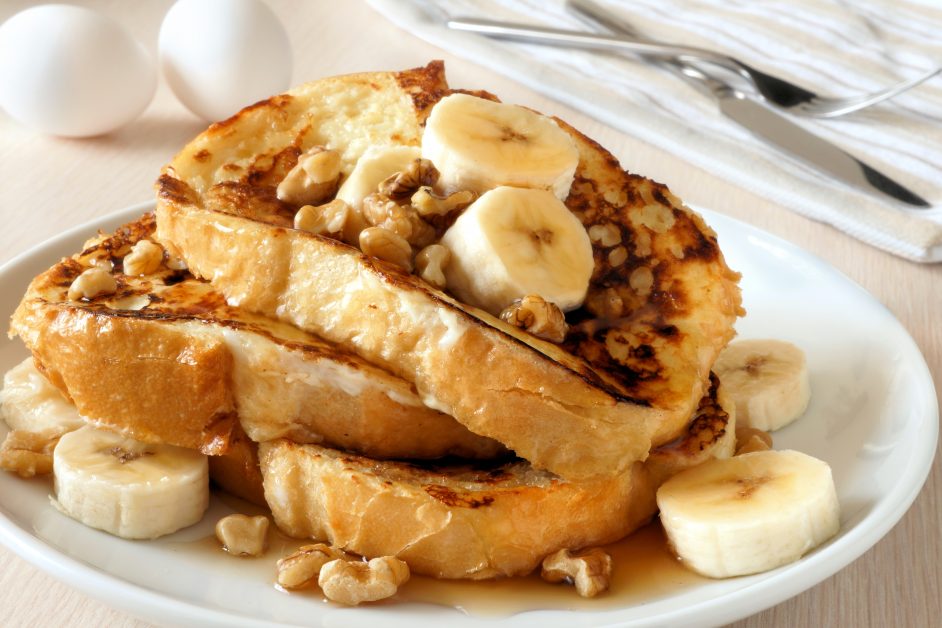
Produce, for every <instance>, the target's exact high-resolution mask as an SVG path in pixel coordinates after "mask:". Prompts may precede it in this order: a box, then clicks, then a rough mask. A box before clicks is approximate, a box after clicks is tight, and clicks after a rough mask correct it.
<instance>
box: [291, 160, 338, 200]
mask: <svg viewBox="0 0 942 628" xmlns="http://www.w3.org/2000/svg"><path fill="white" fill-rule="evenodd" d="M339 183H340V153H338V152H337V151H335V150H328V149H327V148H325V147H323V146H315V147H313V148H311V149H310V150H309V151H307V152H306V153H304V154H303V155H301V156H300V157H299V158H298V163H297V165H295V167H294V168H292V169H291V170H289V171H288V174H287V175H285V178H284V179H282V181H281V183H279V184H278V190H277V195H278V200H281V201H284V202H285V203H289V204H291V205H317V204H318V203H321V202H323V201H325V200H327V199H328V198H330V197H331V196H333V195H334V194H335V193H336V192H337V186H338V185H339Z"/></svg>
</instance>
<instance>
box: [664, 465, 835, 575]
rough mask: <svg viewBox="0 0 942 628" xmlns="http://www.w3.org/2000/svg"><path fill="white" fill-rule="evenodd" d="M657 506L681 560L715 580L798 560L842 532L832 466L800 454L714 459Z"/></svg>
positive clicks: (667, 491) (679, 481)
mask: <svg viewBox="0 0 942 628" xmlns="http://www.w3.org/2000/svg"><path fill="white" fill-rule="evenodd" d="M657 505H658V507H659V508H660V510H661V523H662V524H663V526H664V530H665V531H666V532H667V537H668V539H669V540H670V542H671V545H672V546H673V547H674V550H675V551H676V552H677V554H678V556H680V558H681V560H683V562H684V563H685V564H686V565H687V566H688V567H689V568H691V569H693V570H694V571H696V572H698V573H701V574H703V575H705V576H709V577H711V578H728V577H730V576H742V575H747V574H753V573H759V572H762V571H768V570H769V569H774V568H776V567H779V566H781V565H785V564H788V563H791V562H794V561H796V560H798V559H799V558H800V557H801V556H803V555H804V554H806V553H807V552H809V551H811V550H812V549H814V548H815V547H817V546H819V545H821V544H822V543H824V542H825V541H827V540H828V539H829V538H831V537H832V536H834V535H835V534H837V531H838V528H839V527H840V505H839V504H838V501H837V491H836V490H835V488H834V480H833V479H832V477H831V468H830V467H829V466H828V465H827V463H825V462H823V461H821V460H818V459H817V458H812V457H811V456H808V455H806V454H803V453H800V452H797V451H788V450H785V451H772V450H770V451H760V452H754V453H749V454H743V455H740V456H735V457H733V458H726V459H722V460H710V461H708V462H706V463H704V464H702V465H699V466H697V467H694V468H693V469H688V470H687V471H683V472H682V473H679V474H678V475H675V476H674V477H673V478H671V479H670V480H668V481H667V482H666V483H664V485H663V486H661V488H660V489H659V490H658V492H657Z"/></svg>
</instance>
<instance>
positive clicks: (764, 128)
mask: <svg viewBox="0 0 942 628" xmlns="http://www.w3.org/2000/svg"><path fill="white" fill-rule="evenodd" d="M565 4H566V8H567V9H568V10H569V11H571V12H572V13H574V14H575V15H577V16H578V17H580V18H582V19H583V21H585V22H587V23H588V24H589V25H590V26H591V27H593V28H601V29H602V30H608V31H610V32H615V33H622V34H625V35H628V36H631V37H635V38H640V36H639V33H638V32H637V31H636V30H635V29H634V27H632V26H631V25H630V24H628V23H626V22H624V20H622V19H621V18H620V17H619V16H618V15H616V14H613V13H611V12H610V11H608V10H607V9H605V8H604V7H602V6H600V5H598V4H596V3H595V2H594V1H593V0H566V3H565ZM658 63H660V64H661V65H664V66H665V67H667V68H668V69H670V70H672V71H674V72H676V73H677V74H678V75H679V76H681V77H682V78H683V79H685V80H687V81H688V82H690V83H691V84H692V85H694V86H695V87H697V88H698V89H700V90H701V91H703V92H706V93H709V94H711V95H712V96H713V97H715V98H716V99H717V101H718V103H719V109H720V112H721V113H722V114H723V115H724V116H726V117H727V118H729V119H730V120H732V121H734V122H736V123H737V124H739V125H741V126H742V127H744V128H746V129H747V130H749V131H750V132H751V133H753V134H754V135H756V136H758V137H760V138H762V139H764V140H765V141H766V142H769V143H770V144H773V145H774V146H777V147H779V148H781V149H783V150H784V151H786V152H787V153H789V154H790V155H792V156H794V157H797V158H798V159H799V160H801V161H802V162H804V163H806V164H808V165H810V166H812V167H814V168H816V169H818V170H820V171H823V172H826V173H828V174H829V175H831V176H832V177H834V178H836V179H838V180H839V181H841V182H843V183H845V184H848V185H850V186H852V187H855V188H857V189H860V190H863V191H864V192H868V193H871V194H872V193H876V194H878V195H881V196H883V197H886V198H889V199H892V200H894V201H898V202H902V203H906V204H907V205H909V206H911V207H915V208H919V209H925V208H928V207H931V205H930V204H929V203H928V202H927V201H926V200H925V199H924V198H922V197H921V196H919V195H918V194H916V193H915V192H913V191H911V190H910V189H908V188H907V187H905V186H904V185H902V184H900V183H899V182H897V181H895V180H893V179H892V178H890V177H889V176H887V175H885V174H883V173H882V172H880V171H879V170H877V169H876V168H874V167H873V166H870V165H869V164H866V163H864V162H863V161H861V160H859V159H857V158H856V157H854V156H853V155H851V154H850V153H847V152H846V151H844V150H842V149H840V148H838V147H837V146H835V145H834V144H832V143H831V142H829V141H827V140H825V139H822V138H820V137H818V136H817V135H815V134H813V133H811V132H810V131H807V130H805V129H804V128H802V127H801V126H799V125H797V124H795V123H794V122H792V121H790V120H788V119H787V118H785V117H784V116H782V115H779V114H777V113H775V112H774V111H772V110H770V109H768V108H767V107H765V106H763V105H761V104H759V103H758V102H756V101H754V100H751V99H749V98H747V97H746V96H745V95H744V94H743V93H742V92H739V91H738V90H736V89H734V88H733V87H732V86H730V85H729V84H728V83H725V82H723V81H721V80H720V79H717V78H716V77H714V76H712V75H709V74H707V73H706V72H703V71H702V70H701V69H700V68H699V67H697V66H694V65H692V64H690V63H685V62H683V61H680V60H678V59H665V60H663V61H659V62H658Z"/></svg>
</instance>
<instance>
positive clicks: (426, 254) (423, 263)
mask: <svg viewBox="0 0 942 628" xmlns="http://www.w3.org/2000/svg"><path fill="white" fill-rule="evenodd" d="M450 259H451V251H449V250H448V248H447V247H445V246H443V245H441V244H430V245H428V246H427V247H425V248H424V249H422V250H421V251H419V252H418V254H417V255H416V256H415V269H416V271H418V274H419V277H421V278H422V279H424V280H425V281H427V282H428V283H430V284H431V285H433V286H435V287H436V288H438V289H439V290H441V289H443V288H444V287H445V273H444V272H443V269H444V268H445V266H447V265H448V261H449V260H450Z"/></svg>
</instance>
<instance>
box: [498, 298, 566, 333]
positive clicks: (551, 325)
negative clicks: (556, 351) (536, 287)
mask: <svg viewBox="0 0 942 628" xmlns="http://www.w3.org/2000/svg"><path fill="white" fill-rule="evenodd" d="M500 319H501V320H502V321H504V322H506V323H510V324H511V325H514V326H516V327H520V328H522V329H525V330H526V331H528V332H530V333H531V334H533V335H534V336H537V337H539V338H543V339H544V340H549V341H550V342H557V343H558V342H562V341H563V340H565V339H566V333H567V332H568V331H569V325H567V324H566V317H565V316H564V315H563V312H562V310H560V309H559V307H558V306H557V305H556V304H555V303H552V302H550V301H546V300H544V299H543V297H541V296H539V295H536V294H528V295H527V296H525V297H523V298H522V299H516V300H514V302H513V303H511V304H510V306H508V307H507V308H505V309H504V311H503V312H501V313H500Z"/></svg>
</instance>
